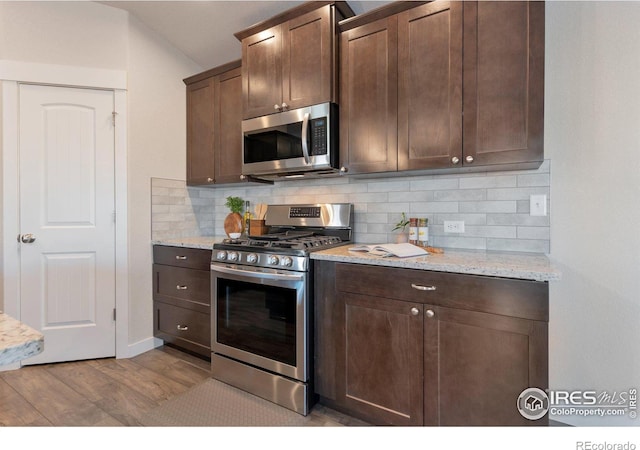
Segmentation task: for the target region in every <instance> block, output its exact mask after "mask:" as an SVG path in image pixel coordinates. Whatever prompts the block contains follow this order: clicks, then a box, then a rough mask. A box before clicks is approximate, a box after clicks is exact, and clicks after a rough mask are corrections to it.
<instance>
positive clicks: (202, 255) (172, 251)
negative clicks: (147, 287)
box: [153, 245, 211, 358]
mask: <svg viewBox="0 0 640 450" xmlns="http://www.w3.org/2000/svg"><path fill="white" fill-rule="evenodd" d="M153 261H154V264H153V335H154V336H155V337H158V338H160V339H163V340H164V341H165V343H168V344H171V345H174V346H175V347H179V348H181V349H184V350H188V351H190V352H193V353H197V354H199V355H201V356H204V357H206V358H210V357H211V272H210V270H209V264H210V262H211V250H205V249H195V248H183V247H172V246H163V245H155V246H154V247H153Z"/></svg>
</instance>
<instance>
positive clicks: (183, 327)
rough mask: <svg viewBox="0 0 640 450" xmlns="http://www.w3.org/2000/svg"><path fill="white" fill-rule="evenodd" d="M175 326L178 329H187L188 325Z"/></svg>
mask: <svg viewBox="0 0 640 450" xmlns="http://www.w3.org/2000/svg"><path fill="white" fill-rule="evenodd" d="M176 328H177V329H178V330H179V331H187V330H188V329H189V327H188V326H186V325H177V326H176Z"/></svg>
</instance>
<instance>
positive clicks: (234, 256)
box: [227, 252, 238, 261]
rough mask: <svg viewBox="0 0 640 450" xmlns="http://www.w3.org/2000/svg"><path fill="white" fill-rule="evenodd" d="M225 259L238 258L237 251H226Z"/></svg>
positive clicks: (232, 259) (235, 259)
mask: <svg viewBox="0 0 640 450" xmlns="http://www.w3.org/2000/svg"><path fill="white" fill-rule="evenodd" d="M227 259H228V260H229V261H237V260H238V253H236V252H228V253H227Z"/></svg>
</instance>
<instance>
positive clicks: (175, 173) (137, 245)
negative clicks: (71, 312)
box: [128, 17, 202, 343]
mask: <svg viewBox="0 0 640 450" xmlns="http://www.w3.org/2000/svg"><path fill="white" fill-rule="evenodd" d="M128 70H129V80H128V84H129V91H128V94H129V97H128V98H129V174H128V178H129V199H128V200H129V237H130V238H129V276H130V278H129V286H130V288H129V295H130V297H129V342H130V343H135V342H138V341H141V340H143V339H146V338H149V337H150V336H151V335H152V333H153V328H152V326H153V302H152V294H153V292H152V270H151V266H152V264H153V259H152V247H151V177H157V176H161V177H166V178H178V179H184V178H185V174H186V171H187V169H186V157H185V155H186V141H187V138H186V97H185V85H184V83H183V82H182V79H183V78H186V77H187V76H190V75H193V74H196V73H198V72H200V71H202V68H201V67H199V66H198V65H196V64H195V63H194V62H193V61H191V60H189V59H188V58H186V57H185V56H184V54H182V53H180V52H178V51H177V50H176V49H174V48H173V47H171V46H170V45H168V44H167V43H166V42H165V41H163V40H161V39H159V38H158V37H157V35H155V34H154V33H153V32H151V31H150V30H148V29H147V28H146V27H145V26H144V25H143V24H142V23H140V22H139V21H138V20H137V19H135V18H134V17H131V18H130V20H129V64H128Z"/></svg>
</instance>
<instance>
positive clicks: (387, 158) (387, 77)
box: [340, 16, 398, 173]
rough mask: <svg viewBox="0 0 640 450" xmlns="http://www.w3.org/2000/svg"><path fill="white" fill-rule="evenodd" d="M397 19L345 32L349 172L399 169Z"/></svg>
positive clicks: (343, 128)
mask: <svg viewBox="0 0 640 450" xmlns="http://www.w3.org/2000/svg"><path fill="white" fill-rule="evenodd" d="M397 24H398V19H397V17H396V16H391V17H386V18H382V19H380V20H377V21H375V22H371V23H367V24H365V25H362V26H359V27H356V28H353V29H350V30H348V31H345V32H343V33H342V34H341V37H340V51H341V53H340V56H341V62H340V159H341V162H340V165H341V166H343V167H346V168H348V170H349V173H370V172H389V171H395V170H397V168H398V88H397V73H398V70H397V66H398V59H397V57H398V43H397V38H398V33H397Z"/></svg>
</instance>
